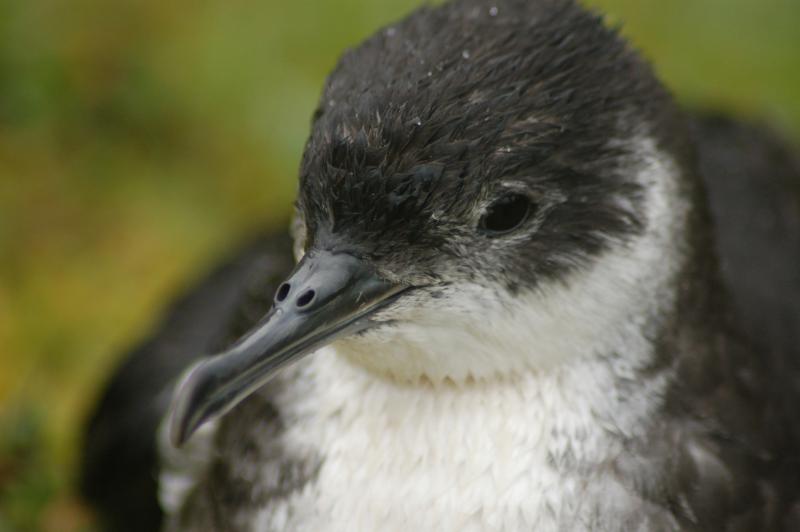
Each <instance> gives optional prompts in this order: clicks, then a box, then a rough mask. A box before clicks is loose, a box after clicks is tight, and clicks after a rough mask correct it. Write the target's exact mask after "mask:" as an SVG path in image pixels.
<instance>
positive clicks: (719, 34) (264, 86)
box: [0, 0, 800, 532]
mask: <svg viewBox="0 0 800 532" xmlns="http://www.w3.org/2000/svg"><path fill="white" fill-rule="evenodd" d="M588 3H589V4H591V5H594V6H599V7H601V8H602V9H603V10H604V11H606V12H607V13H609V21H610V23H613V24H620V23H622V24H623V31H624V32H625V33H626V34H627V35H629V36H630V37H631V38H632V39H633V40H634V41H635V43H636V44H637V46H639V47H640V48H641V49H642V50H643V51H644V53H645V54H646V55H647V56H648V57H649V58H650V59H651V60H652V61H653V62H654V63H655V64H656V67H657V69H658V71H659V72H660V74H661V76H662V77H663V79H664V80H665V81H666V82H667V83H668V84H669V85H670V86H671V87H672V88H673V89H674V90H675V92H676V93H677V95H678V96H679V98H680V99H681V100H683V101H685V102H688V103H691V104H695V105H706V106H712V107H716V108H722V109H726V110H730V111H732V112H736V113H739V114H742V115H745V116H751V117H758V118H760V119H763V120H766V121H768V122H769V123H771V124H773V125H774V126H775V127H777V128H779V129H781V130H783V131H784V132H785V133H786V134H787V135H788V136H790V137H794V139H795V140H797V139H800V1H798V0H590V1H589V2H588ZM417 4H418V2H417V1H415V0H383V1H375V0H343V1H332V0H330V1H319V0H295V1H292V2H277V1H272V0H258V1H256V0H230V1H201V2H198V1H196V0H192V1H189V0H170V1H164V0H117V1H114V2H106V1H104V0H0V531H2V532H5V531H6V530H21V531H26V530H52V531H56V530H57V531H65V532H68V531H71V530H91V529H92V518H91V515H90V514H89V513H88V512H87V511H86V509H85V508H83V507H82V505H81V504H80V503H79V502H78V500H77V497H76V495H75V493H74V490H73V489H72V488H71V482H72V481H73V479H74V465H75V463H76V450H77V445H78V442H79V435H80V432H79V431H80V428H81V425H82V423H83V421H84V418H85V416H86V414H87V411H88V409H89V408H90V406H91V405H92V402H93V400H95V398H96V394H97V393H98V391H99V388H100V386H101V385H102V383H103V381H104V379H105V378H106V377H107V376H108V374H109V371H111V369H112V368H113V367H114V365H115V363H116V362H117V361H118V356H119V355H120V354H121V353H122V351H123V350H124V349H125V348H126V347H128V346H130V345H131V343H132V342H135V341H136V339H137V338H140V337H141V336H142V335H143V334H145V333H146V332H147V331H148V329H149V328H150V327H152V326H153V325H154V323H155V322H156V321H157V320H158V316H159V312H160V309H162V307H163V305H164V304H165V303H166V302H167V301H168V300H169V299H170V298H171V297H172V296H174V295H175V294H177V293H179V292H180V291H181V290H182V289H183V288H185V287H186V286H188V285H189V284H190V283H191V280H192V279H196V278H197V277H198V276H200V275H202V273H203V272H204V271H206V270H207V269H208V268H209V267H210V266H211V265H212V264H213V263H214V262H215V261H216V260H218V259H219V257H220V256H222V255H223V254H224V253H225V252H226V251H227V250H230V249H233V248H234V247H235V246H236V245H237V243H239V242H241V241H243V240H244V239H246V238H247V237H248V236H249V235H252V234H254V233H256V232H258V231H259V229H261V228H263V227H265V226H269V225H271V224H272V225H274V224H277V223H283V222H282V221H283V220H285V219H286V217H287V214H288V212H289V209H290V204H291V201H292V197H293V190H294V187H295V174H296V168H297V165H298V160H299V157H300V154H301V149H302V146H303V142H304V140H305V136H306V134H307V132H308V124H309V117H310V115H311V112H312V110H313V108H314V105H315V101H316V99H317V96H318V94H319V90H320V87H321V84H322V81H323V79H324V76H325V74H326V72H327V71H328V70H329V69H330V68H331V67H332V66H333V64H334V62H335V60H336V58H337V56H338V55H339V54H340V52H341V51H342V50H343V49H345V48H346V47H349V46H353V45H354V44H356V43H357V42H358V41H360V40H361V39H362V38H364V37H365V36H367V35H368V34H370V33H371V32H373V31H374V30H375V29H376V28H378V27H379V26H381V25H384V24H387V23H389V22H391V21H393V20H395V19H397V18H398V17H400V16H401V15H403V14H404V13H407V12H408V11H409V10H411V9H412V8H413V7H414V6H415V5H417ZM488 5H490V3H489V1H487V6H488Z"/></svg>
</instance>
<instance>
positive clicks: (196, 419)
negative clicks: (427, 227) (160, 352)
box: [170, 251, 403, 446]
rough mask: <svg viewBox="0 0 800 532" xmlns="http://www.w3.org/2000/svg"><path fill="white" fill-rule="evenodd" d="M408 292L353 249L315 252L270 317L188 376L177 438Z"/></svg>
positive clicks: (176, 406) (178, 408)
mask: <svg viewBox="0 0 800 532" xmlns="http://www.w3.org/2000/svg"><path fill="white" fill-rule="evenodd" d="M402 290H403V287H402V286H400V285H397V284H393V283H390V282H388V281H386V280H384V279H382V278H381V277H379V276H378V274H377V272H375V270H374V269H373V268H371V267H370V266H369V265H368V264H366V263H365V262H364V261H362V260H360V259H357V258H356V257H354V256H352V255H350V254H347V253H331V252H327V251H317V252H314V251H312V252H309V253H308V254H307V255H306V256H305V257H304V258H303V260H302V261H300V263H299V264H298V265H297V267H296V268H295V270H294V272H292V274H291V275H290V276H289V278H288V279H287V280H286V282H284V283H283V284H282V285H281V286H280V288H279V289H278V292H277V293H276V295H275V304H274V305H273V307H272V310H270V312H269V313H268V314H267V315H266V316H265V317H264V319H263V320H262V321H261V322H260V323H259V324H258V325H257V326H256V327H255V328H254V329H253V330H252V331H250V332H249V333H248V334H246V335H245V336H244V337H243V338H241V339H240V340H239V341H237V342H236V343H235V344H234V345H233V347H231V348H230V349H228V350H227V351H225V352H223V353H220V354H218V355H215V356H212V357H210V358H208V359H205V360H203V361H202V362H200V363H198V364H197V366H196V367H195V368H194V369H193V370H192V371H191V372H190V373H189V375H188V376H187V378H186V379H185V380H184V382H183V384H182V385H181V386H180V388H179V390H178V393H177V395H176V397H175V401H174V403H173V408H172V420H171V426H170V432H171V438H172V441H173V443H174V444H175V445H176V446H180V445H182V444H183V443H184V442H185V441H186V440H187V439H188V438H189V437H190V436H191V435H192V433H193V432H194V431H195V430H197V428H199V427H200V425H202V424H203V423H205V422H206V421H208V420H210V419H211V418H214V417H217V416H219V415H222V414H224V413H225V412H227V411H228V410H230V409H231V408H233V407H234V406H236V405H237V404H238V403H239V402H241V401H242V400H243V399H245V398H246V397H247V396H249V395H250V394H251V393H253V392H254V391H255V390H257V389H258V388H259V387H261V386H262V385H263V384H264V383H265V382H267V381H268V380H269V379H270V378H271V377H272V376H273V375H275V373H277V371H278V370H279V369H280V368H282V367H284V366H286V365H287V364H289V363H290V362H292V361H296V360H299V359H300V358H301V357H303V356H304V355H306V354H308V353H311V352H313V351H314V350H316V349H317V348H319V347H321V346H322V345H324V344H327V343H330V342H331V341H333V340H334V339H336V338H338V337H341V336H343V335H347V334H353V333H355V332H358V331H361V330H364V329H366V328H368V327H369V326H370V319H369V317H370V316H371V315H373V314H374V313H375V312H376V311H377V310H378V309H380V308H382V307H385V306H386V305H387V304H389V303H390V302H391V301H393V300H394V299H396V297H397V296H398V295H399V293H400V292H401V291H402Z"/></svg>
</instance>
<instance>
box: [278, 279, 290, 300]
mask: <svg viewBox="0 0 800 532" xmlns="http://www.w3.org/2000/svg"><path fill="white" fill-rule="evenodd" d="M291 289H292V285H290V284H289V283H283V284H282V285H280V286H279V287H278V291H277V292H275V301H277V302H278V303H283V300H284V299H286V296H288V295H289V290H291Z"/></svg>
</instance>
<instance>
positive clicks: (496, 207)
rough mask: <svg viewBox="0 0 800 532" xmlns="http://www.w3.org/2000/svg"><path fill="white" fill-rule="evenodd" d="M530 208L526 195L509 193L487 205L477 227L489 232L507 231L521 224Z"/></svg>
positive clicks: (495, 233)
mask: <svg viewBox="0 0 800 532" xmlns="http://www.w3.org/2000/svg"><path fill="white" fill-rule="evenodd" d="M531 210H532V205H531V201H530V199H528V198H527V197H526V196H523V195H522V194H509V195H508V196H503V197H502V198H500V199H499V200H497V201H495V202H494V203H492V204H491V205H489V208H488V209H486V214H484V215H483V218H481V221H480V224H479V225H478V227H479V228H480V229H481V230H482V231H484V232H485V233H489V234H494V235H498V234H502V233H508V232H509V231H513V230H514V229H516V228H518V227H519V226H520V225H522V224H523V223H524V222H525V220H527V219H528V215H529V214H530V212H531Z"/></svg>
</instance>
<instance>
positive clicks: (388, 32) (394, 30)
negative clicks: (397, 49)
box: [385, 27, 397, 37]
mask: <svg viewBox="0 0 800 532" xmlns="http://www.w3.org/2000/svg"><path fill="white" fill-rule="evenodd" d="M385 33H386V36H387V37H394V36H395V35H396V34H397V28H394V27H389V28H386V32H385Z"/></svg>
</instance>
